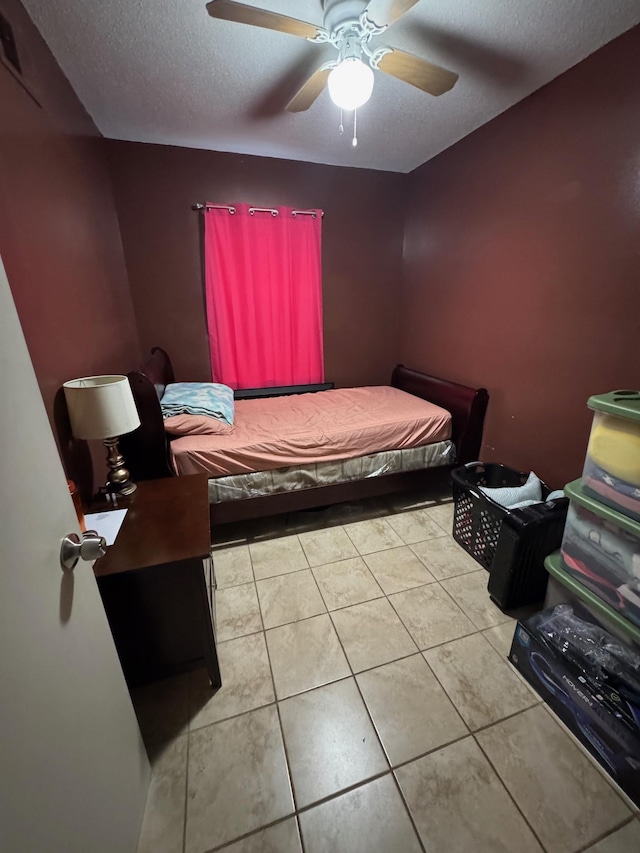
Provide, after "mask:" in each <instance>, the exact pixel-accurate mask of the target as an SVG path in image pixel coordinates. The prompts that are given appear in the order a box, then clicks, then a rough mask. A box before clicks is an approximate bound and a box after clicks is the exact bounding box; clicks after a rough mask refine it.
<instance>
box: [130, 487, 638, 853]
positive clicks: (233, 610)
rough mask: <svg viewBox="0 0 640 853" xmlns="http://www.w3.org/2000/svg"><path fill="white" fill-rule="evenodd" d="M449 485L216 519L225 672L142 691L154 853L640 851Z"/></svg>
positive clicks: (628, 816) (632, 820) (630, 810)
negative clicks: (521, 655) (520, 637)
mask: <svg viewBox="0 0 640 853" xmlns="http://www.w3.org/2000/svg"><path fill="white" fill-rule="evenodd" d="M452 511H453V507H452V504H451V503H450V502H447V489H446V487H444V491H441V492H440V493H439V494H435V495H434V493H433V492H432V493H431V494H427V495H425V494H423V495H416V494H413V495H405V496H395V497H394V498H392V499H389V500H387V501H363V502H360V503H359V504H354V505H351V506H346V507H345V506H343V507H334V508H329V509H328V510H325V511H318V512H311V513H299V514H295V515H291V516H289V517H287V518H277V519H268V520H265V521H260V522H254V523H252V524H249V525H244V526H243V525H237V526H228V527H226V528H222V529H221V530H220V531H216V535H217V536H218V539H219V542H218V544H216V545H215V546H214V561H215V567H216V575H217V580H218V584H219V589H218V593H217V617H218V624H217V632H218V644H219V645H218V649H219V656H220V666H221V670H222V677H223V682H224V686H223V688H222V689H221V690H220V691H219V692H218V693H217V694H215V695H213V696H212V695H211V690H210V688H209V685H208V681H207V679H206V676H205V674H204V670H199V671H196V672H192V673H190V674H187V675H182V676H179V677H177V678H174V679H168V680H166V681H162V682H157V683H156V684H153V685H149V686H147V687H144V688H141V689H139V690H137V691H135V693H134V703H135V706H136V710H137V713H138V717H139V720H140V725H141V729H142V731H143V735H144V737H145V742H146V743H147V747H148V750H149V756H150V759H151V762H152V767H153V779H152V783H151V788H150V791H149V797H148V803H147V811H146V814H145V819H144V823H143V828H142V833H141V838H140V844H139V853H205V852H206V853H208V851H213V850H218V849H224V850H225V851H228V853H303V851H304V853H414V851H416V853H418V851H426V853H496V851H503V853H511V851H519V853H520V851H522V853H529V851H531V853H534V851H538V853H539V851H542V850H544V851H547V853H577V851H587V850H588V851H589V853H632V851H633V853H637V851H638V850H640V818H639V817H638V810H637V809H636V808H635V807H634V806H632V804H630V803H629V802H628V801H627V800H626V799H625V798H624V797H623V796H621V795H620V794H619V792H618V791H617V790H616V789H615V788H614V787H613V786H612V785H611V784H610V783H609V782H608V780H607V778H606V777H605V775H604V774H603V773H602V772H601V771H600V769H599V768H598V767H597V766H596V765H595V763H594V762H593V760H592V759H591V758H590V757H589V756H587V754H586V752H584V751H583V749H582V747H581V746H580V745H579V744H578V742H577V741H575V740H574V738H573V737H572V736H571V735H570V734H569V733H567V731H566V730H565V729H564V727H563V726H561V725H560V724H558V723H557V722H556V721H555V718H554V717H553V716H552V714H551V713H550V712H549V711H548V710H547V709H546V708H545V706H544V705H543V704H541V703H540V700H539V698H538V696H537V695H536V694H535V693H534V692H533V691H532V690H531V689H530V688H529V687H528V686H527V685H526V684H525V683H524V681H523V680H521V679H520V677H519V676H518V675H517V674H516V673H515V671H514V670H513V668H512V667H511V666H510V664H509V663H508V662H507V661H506V660H505V657H506V654H507V652H508V649H509V646H510V642H511V638H512V635H513V630H514V621H513V619H512V618H511V617H510V616H508V615H505V614H504V613H502V612H501V611H500V610H498V609H497V608H496V607H495V606H494V605H493V604H492V603H491V601H490V600H489V597H488V595H487V592H486V584H487V575H486V573H485V572H484V570H482V569H479V567H478V565H477V564H476V563H475V562H474V561H473V560H472V559H470V558H469V557H468V556H467V555H466V554H465V553H464V552H463V551H462V549H460V548H459V547H458V545H457V544H456V543H455V542H454V541H453V539H452V538H451V536H450V535H449V534H450V530H451V526H452Z"/></svg>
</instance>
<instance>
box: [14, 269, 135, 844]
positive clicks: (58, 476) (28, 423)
mask: <svg viewBox="0 0 640 853" xmlns="http://www.w3.org/2000/svg"><path fill="white" fill-rule="evenodd" d="M69 315H70V316H69V326H70V328H69V334H73V312H72V311H71V310H70V312H69ZM96 322H99V318H97V320H96ZM0 459H1V460H2V461H1V465H2V468H1V471H0V697H1V698H0V850H2V851H3V853H49V851H50V852H51V853H62V851H64V853H76V851H77V853H128V851H132V853H133V851H135V849H136V845H137V838H138V831H139V827H140V823H141V820H142V814H143V811H144V805H145V799H146V793H147V788H148V784H149V764H148V761H147V757H146V753H145V751H144V747H143V744H142V740H141V738H140V732H139V730H138V724H137V721H136V717H135V714H134V711H133V707H132V705H131V700H130V698H129V694H128V691H127V687H126V685H125V681H124V677H123V675H122V670H121V668H120V663H119V661H118V657H117V654H116V651H115V647H114V645H113V640H112V637H111V633H110V631H109V625H108V623H107V619H106V616H105V613H104V609H103V607H102V603H101V600H100V596H99V593H98V589H97V585H96V582H95V579H94V577H93V572H92V569H91V564H90V563H85V562H79V563H78V564H77V565H76V567H75V570H74V572H73V573H72V574H68V575H67V574H65V573H63V571H62V570H61V568H60V562H59V553H60V540H61V539H62V537H63V536H64V535H65V534H67V533H69V532H71V531H76V532H78V523H77V520H76V515H75V512H74V509H73V504H72V501H71V498H70V496H69V490H68V488H67V484H66V479H65V475H64V472H63V469H62V465H61V464H60V460H59V456H58V452H57V449H56V445H55V442H54V439H53V434H52V432H51V429H50V427H49V421H48V419H47V416H46V412H45V408H44V404H43V402H42V397H41V396H40V391H39V388H38V384H37V382H36V378H35V374H34V372H33V367H32V365H31V360H30V358H29V354H28V351H27V347H26V344H25V341H24V337H23V335H22V330H21V328H20V323H19V320H18V316H17V313H16V310H15V306H14V304H13V299H12V296H11V291H10V289H9V283H8V281H7V277H6V274H5V271H4V267H3V265H2V260H1V259H0Z"/></svg>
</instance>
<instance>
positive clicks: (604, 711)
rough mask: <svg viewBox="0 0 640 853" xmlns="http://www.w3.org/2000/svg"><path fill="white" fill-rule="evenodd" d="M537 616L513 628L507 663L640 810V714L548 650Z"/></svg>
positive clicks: (589, 674) (573, 662)
mask: <svg viewBox="0 0 640 853" xmlns="http://www.w3.org/2000/svg"><path fill="white" fill-rule="evenodd" d="M580 615H581V616H582V614H580ZM541 616H542V614H536V616H533V617H531V618H530V619H527V620H525V621H524V622H518V624H517V625H516V631H515V634H514V637H513V643H512V645H511V651H510V653H509V659H510V661H511V663H512V664H513V665H514V666H515V667H516V669H517V670H518V672H520V673H522V675H523V676H524V677H525V678H526V680H527V681H528V682H529V684H531V685H532V687H534V688H535V690H537V692H538V693H539V694H540V695H541V696H542V698H543V699H544V701H545V702H546V704H547V705H548V706H549V707H550V708H551V709H552V710H553V711H554V712H555V714H556V715H557V716H558V717H559V718H560V719H561V720H562V722H563V723H564V724H565V725H566V726H567V727H568V728H569V729H570V730H571V731H572V732H573V734H575V736H576V737H577V738H578V740H580V742H581V743H582V744H584V746H585V747H586V748H587V749H588V750H589V752H590V753H591V754H592V755H593V756H594V758H595V759H596V760H597V761H598V763H599V764H601V765H602V767H604V769H605V770H606V771H607V772H608V773H609V775H610V776H611V777H612V779H613V780H614V781H615V782H617V784H618V785H619V786H620V787H621V788H622V790H623V791H625V793H626V794H627V795H628V796H629V797H630V798H631V799H632V800H633V801H634V802H635V803H636V804H637V805H640V718H639V717H638V711H639V710H640V709H638V708H637V707H633V708H632V707H631V706H629V704H628V703H627V701H626V700H625V698H624V697H623V696H622V695H621V694H620V693H618V692H617V691H616V690H615V689H614V688H613V687H612V686H611V685H607V684H604V683H601V682H600V681H599V680H598V678H597V676H596V675H595V674H594V672H593V670H592V668H591V667H589V665H588V664H587V663H586V662H585V666H584V668H583V667H580V666H579V665H578V663H577V662H576V660H575V658H574V659H573V660H572V659H569V658H567V657H565V656H564V655H562V654H560V652H559V651H557V650H556V649H554V648H553V647H552V646H550V645H549V643H547V642H546V640H545V638H544V635H543V634H542V633H541V632H540V631H539V630H537V625H538V624H539V622H540V621H541ZM587 621H590V619H588V620H587Z"/></svg>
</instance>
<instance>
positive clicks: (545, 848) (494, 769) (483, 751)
mask: <svg viewBox="0 0 640 853" xmlns="http://www.w3.org/2000/svg"><path fill="white" fill-rule="evenodd" d="M534 707H536V708H537V707H539V706H538V705H535V706H534ZM530 710H531V708H525V709H524V710H523V711H519V712H518V713H517V714H512V716H511V717H509V719H513V717H517V716H520V714H524V713H526V712H527V711H530ZM502 722H503V720H499V723H502ZM493 725H498V723H494V724H493ZM488 728H491V726H487V727H486V728H485V729H482V731H486V729H488ZM479 733H480V732H474V733H473V740H474V743H475V744H476V746H477V747H478V749H479V750H480V752H481V753H482V755H483V756H484V757H485V759H486V761H487V763H488V764H489V766H490V767H491V769H492V770H493V772H494V773H495V775H496V777H497V778H498V781H499V782H500V784H501V785H502V787H503V789H504V790H505V791H506V792H507V796H508V797H509V799H510V800H511V802H512V803H513V804H514V806H515V807H516V809H517V811H518V813H519V814H520V815H521V817H522V819H523V820H524V822H525V824H526V825H527V826H528V827H529V829H530V830H531V832H532V833H533V837H534V838H535V839H536V841H537V842H538V844H539V845H540V847H541V848H542V849H543V850H545V851H546V853H551V851H549V849H548V848H547V847H546V846H545V845H544V844H543V843H542V839H541V838H540V837H539V835H538V833H537V832H536V831H535V829H534V828H533V826H532V825H531V823H530V821H529V819H528V818H527V816H526V815H525V813H524V811H523V810H522V809H521V808H520V805H519V804H518V802H517V800H516V798H515V797H514V795H513V794H512V793H511V791H510V790H509V787H508V786H507V783H506V782H505V780H504V779H503V778H502V776H501V775H500V773H499V772H498V768H497V767H496V766H495V765H494V763H493V761H492V760H491V758H490V756H489V755H488V753H487V752H486V750H484V749H483V748H482V744H481V743H480V741H479V740H478V738H477V737H476V734H479Z"/></svg>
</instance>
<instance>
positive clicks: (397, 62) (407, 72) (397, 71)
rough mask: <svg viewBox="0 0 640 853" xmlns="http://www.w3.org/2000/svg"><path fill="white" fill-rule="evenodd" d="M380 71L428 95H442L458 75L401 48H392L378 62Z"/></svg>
mask: <svg viewBox="0 0 640 853" xmlns="http://www.w3.org/2000/svg"><path fill="white" fill-rule="evenodd" d="M378 68H379V69H380V71H384V73H385V74H390V75H391V76H392V77H397V78H398V80H404V82H405V83H410V84H411V85H412V86H416V87H417V88H418V89H422V91H423V92H428V93H429V94H430V95H443V94H444V93H445V92H448V91H449V89H452V88H453V87H454V85H455V82H456V80H457V79H458V75H457V74H455V73H454V72H453V71H447V70H446V68H440V66H439V65H433V63H431V62H427V61H426V60H424V59H420V58H419V57H417V56H413V54H411V53H405V52H404V51H403V50H395V48H394V49H392V51H391V53H386V54H385V55H384V56H383V57H382V59H381V60H380V62H379V63H378Z"/></svg>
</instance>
